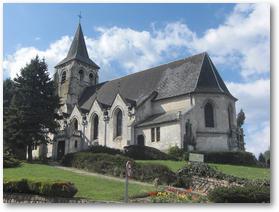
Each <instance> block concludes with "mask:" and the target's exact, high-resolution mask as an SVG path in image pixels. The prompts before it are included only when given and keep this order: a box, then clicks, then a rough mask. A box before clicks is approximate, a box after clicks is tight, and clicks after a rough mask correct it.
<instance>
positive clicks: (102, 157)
mask: <svg viewBox="0 0 279 212" xmlns="http://www.w3.org/2000/svg"><path fill="white" fill-rule="evenodd" d="M128 160H131V159H130V158H128V157H125V156H122V155H110V154H106V153H91V152H76V153H70V154H67V155H65V156H64V157H63V158H62V162H61V163H62V165H65V166H71V167H76V168H79V169H86V170H88V171H93V172H97V173H101V174H110V175H114V173H122V172H124V171H125V165H126V162H127V161H128ZM131 161H132V160H131ZM116 167H117V168H118V171H117V172H116V171H115V170H116V169H115V168H116Z"/></svg>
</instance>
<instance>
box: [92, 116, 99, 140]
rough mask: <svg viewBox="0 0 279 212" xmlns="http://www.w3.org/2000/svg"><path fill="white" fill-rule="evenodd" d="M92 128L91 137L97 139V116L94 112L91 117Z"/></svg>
mask: <svg viewBox="0 0 279 212" xmlns="http://www.w3.org/2000/svg"><path fill="white" fill-rule="evenodd" d="M92 129H93V132H92V133H93V139H94V140H95V139H98V132H99V117H98V115H97V114H94V116H93V119H92Z"/></svg>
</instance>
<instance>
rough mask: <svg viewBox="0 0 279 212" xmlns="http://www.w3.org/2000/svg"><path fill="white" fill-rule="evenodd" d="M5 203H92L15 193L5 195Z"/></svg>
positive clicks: (77, 199)
mask: <svg viewBox="0 0 279 212" xmlns="http://www.w3.org/2000/svg"><path fill="white" fill-rule="evenodd" d="M3 202H4V203H12V204H13V203H90V201H89V200H87V199H81V198H62V197H45V196H39V195H33V194H19V193H13V194H8V193H4V194H3Z"/></svg>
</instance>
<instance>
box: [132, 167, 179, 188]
mask: <svg viewBox="0 0 279 212" xmlns="http://www.w3.org/2000/svg"><path fill="white" fill-rule="evenodd" d="M132 171H133V174H132V175H133V176H132V177H133V179H135V180H140V181H145V182H152V181H154V179H156V178H158V179H159V184H171V183H172V182H173V181H175V180H176V175H175V173H174V172H172V171H171V170H170V169H169V168H168V167H167V166H165V165H160V164H136V163H134V165H133V170H132Z"/></svg>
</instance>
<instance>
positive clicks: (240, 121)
mask: <svg viewBox="0 0 279 212" xmlns="http://www.w3.org/2000/svg"><path fill="white" fill-rule="evenodd" d="M245 118H246V117H245V113H244V112H243V110H242V109H241V110H240V112H239V113H238V114H237V119H236V121H237V126H238V127H242V125H243V124H244V121H245Z"/></svg>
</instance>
